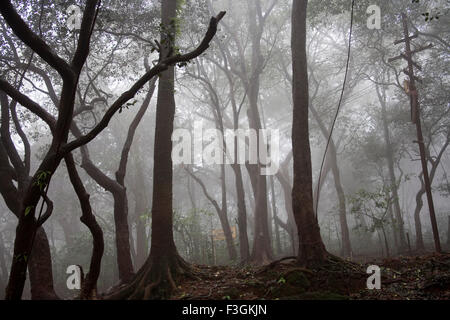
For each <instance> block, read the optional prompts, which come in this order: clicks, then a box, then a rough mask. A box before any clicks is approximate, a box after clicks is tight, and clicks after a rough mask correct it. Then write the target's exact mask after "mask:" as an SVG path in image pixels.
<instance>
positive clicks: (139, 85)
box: [61, 11, 225, 156]
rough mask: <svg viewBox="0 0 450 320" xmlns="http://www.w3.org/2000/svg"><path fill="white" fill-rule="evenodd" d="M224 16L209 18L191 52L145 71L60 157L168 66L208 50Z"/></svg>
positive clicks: (93, 133) (100, 128)
mask: <svg viewBox="0 0 450 320" xmlns="http://www.w3.org/2000/svg"><path fill="white" fill-rule="evenodd" d="M224 15H225V12H224V11H222V12H221V13H219V14H218V15H217V17H213V18H211V21H210V23H209V28H208V31H207V32H206V34H205V37H204V38H203V40H202V42H201V43H200V45H199V46H198V47H197V48H196V49H194V50H193V51H191V52H189V53H186V54H183V55H174V56H170V57H168V58H165V59H162V60H161V61H159V62H158V64H157V65H156V66H154V67H153V68H152V69H150V70H149V71H147V72H146V73H145V74H144V75H143V76H142V77H141V78H140V79H139V80H138V81H137V82H136V83H135V84H134V85H133V86H132V87H131V88H130V89H129V90H128V91H125V92H124V93H122V95H121V96H120V97H119V98H118V99H117V100H116V101H115V102H114V103H113V104H112V105H111V107H109V109H108V110H107V111H106V113H105V115H104V116H103V118H102V119H101V120H100V122H99V123H98V124H97V125H96V126H95V127H94V129H92V130H91V131H90V132H89V133H87V134H86V135H84V136H82V137H80V138H78V139H76V140H74V141H71V142H69V143H68V144H66V145H65V146H63V147H62V148H61V155H62V156H64V155H65V154H67V153H69V152H71V151H72V150H74V149H76V148H78V147H80V146H82V145H85V144H87V143H88V142H90V141H92V140H93V139H94V138H95V137H96V136H97V135H98V134H99V133H100V132H102V131H103V130H104V129H105V128H106V127H107V126H108V124H109V122H110V120H111V118H112V117H113V116H114V114H115V113H116V112H117V111H118V110H119V109H120V108H121V107H122V106H123V105H124V104H125V103H126V102H127V101H129V100H130V99H132V98H133V97H134V96H135V95H136V93H137V92H138V91H139V90H140V89H142V87H143V86H144V85H145V84H146V83H147V82H148V81H150V80H151V79H152V78H153V77H155V76H156V75H158V74H160V73H161V72H163V71H165V70H167V69H168V68H169V66H171V65H175V64H177V63H180V62H186V61H189V60H192V59H195V58H196V57H198V56H199V55H201V54H202V53H203V52H205V51H206V49H208V48H209V43H210V42H211V40H212V38H213V37H214V35H215V34H216V32H217V24H218V23H219V21H220V20H221V19H222V18H223V16H224Z"/></svg>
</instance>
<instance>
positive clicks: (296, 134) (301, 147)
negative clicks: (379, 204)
mask: <svg viewBox="0 0 450 320" xmlns="http://www.w3.org/2000/svg"><path fill="white" fill-rule="evenodd" d="M307 3H308V1H307V0H294V3H293V7H292V39H291V44H292V45H291V47H292V67H293V73H292V74H293V88H292V93H293V105H294V110H293V124H292V150H293V162H294V182H293V188H292V208H293V212H294V217H295V222H296V224H297V229H298V237H299V255H298V259H299V262H300V263H301V264H303V265H306V266H311V265H316V264H320V263H323V262H324V261H325V259H326V256H327V251H326V249H325V246H324V244H323V241H322V238H321V236H320V228H319V224H318V221H317V217H316V216H315V214H314V204H313V195H312V169H311V149H310V142H309V124H308V102H309V101H308V99H309V98H308V97H309V94H308V70H307V58H306V11H307Z"/></svg>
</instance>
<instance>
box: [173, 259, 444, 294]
mask: <svg viewBox="0 0 450 320" xmlns="http://www.w3.org/2000/svg"><path fill="white" fill-rule="evenodd" d="M369 265H378V266H379V267H380V268H381V289H380V290H368V289H367V287H366V281H367V278H368V277H369V276H370V274H367V273H366V270H367V267H368V266H369ZM195 269H196V271H197V272H198V275H199V277H200V279H198V280H190V279H185V280H182V281H179V282H178V290H177V292H175V294H174V295H173V297H172V299H175V300H180V299H181V300H191V299H192V300H194V299H195V300H203V299H204V300H224V299H225V300H227V299H230V300H235V299H239V300H256V299H258V300H259V299H270V300H278V299H280V300H282V299H299V300H323V299H325V300H330V299H331V300H336V299H339V300H340V299H350V300H358V299H363V300H374V299H375V300H393V299H394V300H413V299H414V300H416V299H420V300H427V299H433V300H434V299H446V300H449V299H450V254H440V255H438V254H431V255H423V256H413V257H403V256H401V257H396V258H392V259H384V260H373V261H370V262H364V263H361V264H359V263H350V262H347V261H345V260H337V259H332V260H330V261H329V262H328V263H327V264H326V265H324V266H322V267H320V268H316V269H305V268H300V267H298V266H297V265H296V263H295V260H293V259H287V260H283V261H279V262H276V263H272V264H270V265H267V266H264V267H244V268H242V267H228V266H203V265H196V266H195Z"/></svg>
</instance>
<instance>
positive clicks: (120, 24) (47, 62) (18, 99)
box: [0, 0, 450, 299]
mask: <svg viewBox="0 0 450 320" xmlns="http://www.w3.org/2000/svg"><path fill="white" fill-rule="evenodd" d="M295 1H296V0H294V1H287V0H244V1H231V0H183V1H181V0H177V1H175V0H173V1H172V0H162V1H149V0H133V1H131V0H130V1H116V0H104V1H102V2H101V4H100V3H99V2H98V1H90V0H89V1H73V0H71V1H47V0H39V1H38V0H33V1H2V4H1V5H0V9H1V14H2V16H1V18H0V79H1V82H0V98H1V111H2V113H1V144H0V161H1V164H0V175H1V177H0V184H1V188H0V193H1V195H2V197H0V221H1V222H0V297H1V298H8V295H9V298H11V297H19V298H20V296H21V297H22V299H31V298H33V299H47V298H48V299H56V298H58V297H59V298H61V299H73V298H76V297H78V296H79V295H80V294H81V291H80V290H72V288H70V286H69V285H68V283H69V282H68V281H67V279H68V277H69V276H70V275H71V274H72V271H70V270H72V269H70V270H69V272H67V271H68V268H69V266H81V268H82V271H83V275H84V276H85V279H84V280H85V281H84V282H83V283H88V282H89V281H92V282H93V283H94V284H92V283H90V284H89V285H91V287H89V288H90V290H92V288H95V292H96V294H97V293H105V292H108V294H115V292H116V290H118V288H119V285H122V286H127V285H128V284H130V283H133V281H135V282H136V281H138V280H139V279H141V280H139V281H144V280H142V279H147V278H148V281H150V282H151V281H156V279H160V278H161V275H159V276H157V271H152V270H155V269H151V268H152V266H153V268H155V266H156V265H158V263H161V264H162V263H166V262H165V261H166V260H165V258H164V259H163V258H161V256H158V257H160V258H156V257H157V255H158V254H159V253H160V252H174V255H173V257H177V258H176V261H177V262H175V265H176V267H173V264H171V263H172V262H170V261H172V260H171V259H172V258H168V259H169V260H168V261H169V262H168V265H169V267H168V270H169V273H170V272H171V271H172V273H173V278H174V279H175V282H177V277H176V276H175V273H176V271H175V270H178V269H183V268H185V265H186V266H198V265H200V266H201V265H208V266H237V267H244V266H247V265H249V266H261V265H265V264H268V263H270V262H272V261H276V260H278V259H281V258H283V257H288V256H296V257H298V259H299V261H300V263H302V257H305V255H306V254H307V252H308V251H307V249H305V248H306V247H305V246H307V245H308V244H307V243H306V241H307V239H313V236H311V238H309V237H306V236H305V235H306V233H305V231H304V232H303V233H302V229H301V228H298V227H299V223H300V224H301V223H302V221H303V222H304V223H303V228H305V229H306V230H314V228H315V227H314V225H315V224H318V227H319V228H320V233H319V238H321V240H320V243H323V245H324V248H325V249H326V252H327V253H329V254H331V255H333V256H337V257H341V258H342V259H344V260H347V261H351V262H358V263H366V262H367V261H374V260H377V261H381V259H386V258H395V257H399V256H415V255H422V254H425V253H432V252H435V251H436V250H437V242H436V237H438V239H439V242H440V243H439V245H440V246H441V250H440V251H447V252H448V250H449V249H450V234H449V233H450V202H449V196H450V184H449V176H448V173H449V172H450V152H449V150H450V147H449V143H450V77H449V71H450V70H449V65H450V64H449V60H450V55H449V52H450V51H449V42H450V34H449V32H448V30H449V19H450V16H449V7H448V2H446V1H419V2H418V3H411V1H409V0H404V1H379V2H378V3H375V2H373V3H372V2H371V1H356V3H355V4H354V7H353V12H351V1H338V2H335V1H322V0H310V1H308V7H307V19H306V40H305V43H304V49H305V53H306V60H304V59H303V60H301V59H300V60H301V61H300V60H297V59H298V58H296V57H301V52H300V55H298V56H293V54H292V53H293V52H295V48H294V47H293V43H296V41H295V39H293V38H294V37H295V34H296V33H294V30H293V28H292V25H291V21H293V16H292V3H293V2H295ZM161 2H162V3H161ZM298 2H302V3H303V1H300V0H299V1H298ZM305 2H306V1H305ZM161 5H162V8H163V10H161ZM373 5H376V6H375V7H373ZM369 6H371V7H370V8H369ZM11 8H14V9H15V11H16V12H17V14H18V15H19V18H17V17H16V16H15V15H14V12H11V10H10V9H11ZM368 8H369V9H368ZM378 10H379V11H378ZM222 11H225V12H226V14H225V15H224V16H223V17H222V16H221V14H220V12H222ZM84 12H86V13H85V15H84V16H83V13H84ZM402 12H403V13H405V16H406V19H405V20H404V21H402V17H401V13H402ZM174 13H175V15H174ZM161 17H162V20H161ZM211 17H213V18H212V20H210V19H211ZM214 17H215V18H214ZM19 20H20V21H19ZM403 22H405V23H406V24H407V27H408V28H409V32H410V35H415V36H414V37H412V38H411V39H410V40H408V41H406V42H407V43H408V44H409V42H411V50H416V51H417V52H415V53H414V52H413V58H412V61H411V66H412V67H413V70H414V78H413V79H414V80H415V88H414V87H412V86H411V75H410V74H409V72H410V69H408V59H407V57H406V56H404V57H400V58H399V59H397V60H395V61H392V60H389V59H390V58H394V57H396V56H399V55H401V54H404V55H407V53H408V52H407V49H406V48H405V41H402V42H400V43H398V44H394V42H395V41H397V40H401V39H404V37H405V35H404V30H403ZM22 23H23V24H22ZM214 23H216V25H217V30H215V28H214V27H215V25H214ZM351 23H352V24H351ZM299 25H301V24H299ZM26 26H28V27H29V29H28V27H26ZM350 27H351V29H350ZM350 30H351V31H350ZM210 31H212V32H213V33H212V37H210V38H209V39H208V40H207V42H206V47H204V48H202V47H201V46H202V45H201V44H203V43H204V42H205V40H204V39H206V38H207V36H208V34H209V33H210ZM299 33H301V30H300V31H299ZM32 35H34V37H33V36H32ZM349 37H351V38H349ZM202 40H203V42H202ZM349 40H350V41H349ZM429 44H432V46H430V47H428V45H429ZM83 45H84V47H83ZM199 45H200V46H199ZM349 45H350V47H349ZM86 46H88V47H89V48H88V50H87V51H83V50H85V47H86ZM83 48H84V49H83ZM195 48H201V50H199V51H201V52H196V51H194V49H195ZM405 50H406V51H405ZM197 51H198V50H197ZM188 52H193V53H195V56H194V54H193V56H194V58H191V57H189V58H186V59H184V56H182V55H183V54H186V53H188ZM84 55H85V56H84ZM171 57H183V59H181V58H180V59H179V61H174V62H170V63H169V62H167V64H166V60H167V59H169V60H170V59H171ZM165 59H166V60H165ZM169 60H167V61H169ZM293 61H294V63H295V62H296V61H300V63H299V64H298V66H299V68H300V69H296V67H295V66H293ZM302 61H303V62H304V64H302ZM160 66H162V67H161V70H159V69H158V68H160ZM301 66H305V67H306V70H305V71H306V72H305V73H300V72H298V74H293V70H301ZM404 68H406V70H403V69H404ZM153 70H156V71H155V72H154V73H152V72H153ZM148 75H150V76H148ZM344 81H345V82H344ZM74 83H75V84H74ZM137 83H139V86H138V87H136V84H137ZM305 85H306V88H308V93H309V94H308V95H306V103H305V102H304V101H303V104H297V103H298V102H296V99H297V98H298V97H299V96H301V92H303V93H305V90H303V91H302V89H301V88H305ZM293 88H294V91H293ZM135 89H136V90H135ZM295 90H299V92H300V93H299V94H300V95H295ZM411 91H413V93H411ZM415 93H417V96H416V95H415ZM127 95H129V96H127ZM303 96H304V95H303ZM296 97H297V98H296ZM415 97H417V98H418V100H417V107H418V109H417V110H420V111H419V114H417V112H416V111H415V109H414V105H415ZM298 101H300V100H298ZM412 106H413V107H412ZM301 108H303V109H301ZM293 110H303V111H302V112H301V113H300V111H299V113H298V114H297V115H295V116H294V113H295V111H293ZM305 115H306V116H307V118H308V119H307V121H305ZM293 119H294V120H293ZM295 119H297V120H295ZM417 119H419V121H420V124H421V130H422V134H423V151H424V155H425V159H424V160H425V162H426V165H427V173H426V174H427V176H429V179H428V180H429V182H430V184H431V190H430V191H431V192H430V193H429V194H427V188H426V187H427V181H425V179H424V173H423V165H422V162H421V154H420V152H419V144H420V143H421V141H418V135H417V128H418V126H417V121H418V120H417ZM412 120H415V122H413V121H412ZM296 121H297V122H296ZM302 121H303V122H302ZM293 123H294V128H293ZM300 123H303V124H302V125H300V126H299V125H297V128H295V124H300ZM308 123H309V127H308V126H306V125H305V124H308ZM172 124H173V126H172ZM299 132H303V134H302V135H299V134H298V133H299ZM293 136H295V137H296V140H294V141H293ZM308 141H309V145H308V143H307V142H308ZM293 143H294V144H295V143H297V145H296V146H297V147H296V149H295V148H294V151H293ZM72 146H73V147H72ZM69 149H70V150H69ZM309 152H310V153H309ZM301 161H306V162H301ZM294 162H295V163H297V164H298V166H297V165H294ZM301 163H306V164H307V165H304V166H303V165H302V166H301V165H300V164H301ZM296 170H298V171H297V172H296ZM69 171H71V172H72V173H71V175H69ZM294 173H295V174H294ZM308 175H310V176H311V178H312V180H311V181H309V180H308ZM294 177H297V178H296V179H298V180H295V179H294ZM319 181H320V183H319ZM297 182H299V183H300V184H299V185H297ZM297 186H298V188H301V189H297ZM293 187H294V191H293ZM296 190H297V191H296ZM298 190H306V191H302V192H300V193H299V192H298ZM296 192H297V193H296ZM430 195H431V196H432V199H433V206H434V214H435V220H436V227H437V231H438V234H436V230H433V225H432V218H430V203H429V202H428V201H429V200H428V199H430V198H429V196H430ZM427 196H428V197H427ZM296 199H298V202H297V203H298V204H297V205H296V204H294V205H293V201H297V200H296ZM298 208H300V209H298ZM305 208H310V209H311V210H310V211H308V212H309V214H310V217H309V218H308V219H310V220H308V219H307V218H305V219H306V220H302V219H303V218H302V217H304V216H302V214H303V213H299V212H300V211H302V210H307V209H305ZM302 212H303V211H302ZM305 214H306V213H305ZM311 214H312V215H311ZM80 218H81V219H80ZM316 219H317V222H315V221H316ZM19 221H22V222H21V223H18V222H19ZM305 221H306V222H305ZM308 221H312V223H313V226H310V225H306V223H310V222H308ZM40 226H41V227H40ZM160 226H161V227H160ZM172 233H173V237H172ZM154 237H155V238H154ZM155 239H156V240H155ZM172 239H173V240H172ZM314 239H316V238H314ZM156 241H157V242H156ZM172 242H173V244H174V245H172ZM315 246H317V245H315ZM299 248H300V249H299ZM301 248H303V249H301ZM21 250H22V251H21ZM20 254H22V256H20ZM153 254H155V258H154V259H153V260H152V256H153ZM163 256H164V255H163ZM21 257H22V258H21ZM21 259H22V260H21ZM308 259H309V258H308ZM14 261H18V262H17V266H16V267H17V269H15V268H16V267H14V268H13V266H14ZM20 261H22V264H21V262H20ZM152 261H153V262H152ZM155 261H157V262H155ZM305 261H306V260H305ZM308 261H309V260H308ZM152 263H153V264H152ZM308 263H309V262H308ZM308 263H306V264H307V265H308ZM20 268H23V269H20ZM26 268H28V272H27V276H26V280H25V279H24V278H21V276H20V275H19V274H20V272H19V271H20V270H26ZM186 268H187V267H186ZM33 269H34V271H33ZM146 269H147V270H150V271H149V272H148V273H145V270H146ZM12 270H15V271H14V272H13V271H12ZM74 270H75V269H74ZM78 270H79V269H78V267H77V268H76V271H77V272H78ZM143 270H144V271H143ZM15 272H17V274H16V273H15ZM152 272H154V273H152ZM88 273H89V274H88ZM143 274H145V275H143ZM161 274H163V273H161ZM165 274H166V273H164V275H165ZM164 275H163V277H164ZM136 277H137V278H136ZM139 277H141V278H139ZM142 277H143V278H142ZM158 277H159V278H158ZM169 278H170V277H169ZM136 279H138V280H136ZM21 281H25V282H24V284H25V287H24V289H23V294H22V293H21V292H22V291H21V290H20V283H21ZM159 281H160V280H158V281H156V282H157V283H159ZM171 281H172V282H173V281H174V280H171ZM156 282H155V283H156ZM169 282H170V281H169ZM8 283H14V285H12V284H10V288H9V289H8V290H9V291H8V290H7V286H8ZM33 288H35V289H33ZM148 288H153V286H149V287H148ZM77 289H79V288H77ZM146 290H147V289H146ZM149 291H151V289H149ZM5 292H6V294H5ZM8 292H9V293H8ZM146 292H147V291H146ZM90 295H92V292H90V291H89V292H85V296H83V297H84V298H89V297H91V296H90ZM99 295H100V294H99ZM141 295H144V294H143V293H138V289H135V291H134V294H133V295H132V296H131V298H140V297H141ZM144 296H145V297H147V293H145V295H144ZM115 297H116V296H115ZM117 297H120V298H124V297H123V296H122V295H121V296H117ZM164 297H165V298H167V296H164Z"/></svg>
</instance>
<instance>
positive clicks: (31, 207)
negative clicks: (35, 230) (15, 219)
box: [25, 206, 34, 217]
mask: <svg viewBox="0 0 450 320" xmlns="http://www.w3.org/2000/svg"><path fill="white" fill-rule="evenodd" d="M33 208H34V206H28V207H26V208H25V217H26V216H27V215H28V214H29V213H30V212H31V210H32V209H33Z"/></svg>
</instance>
